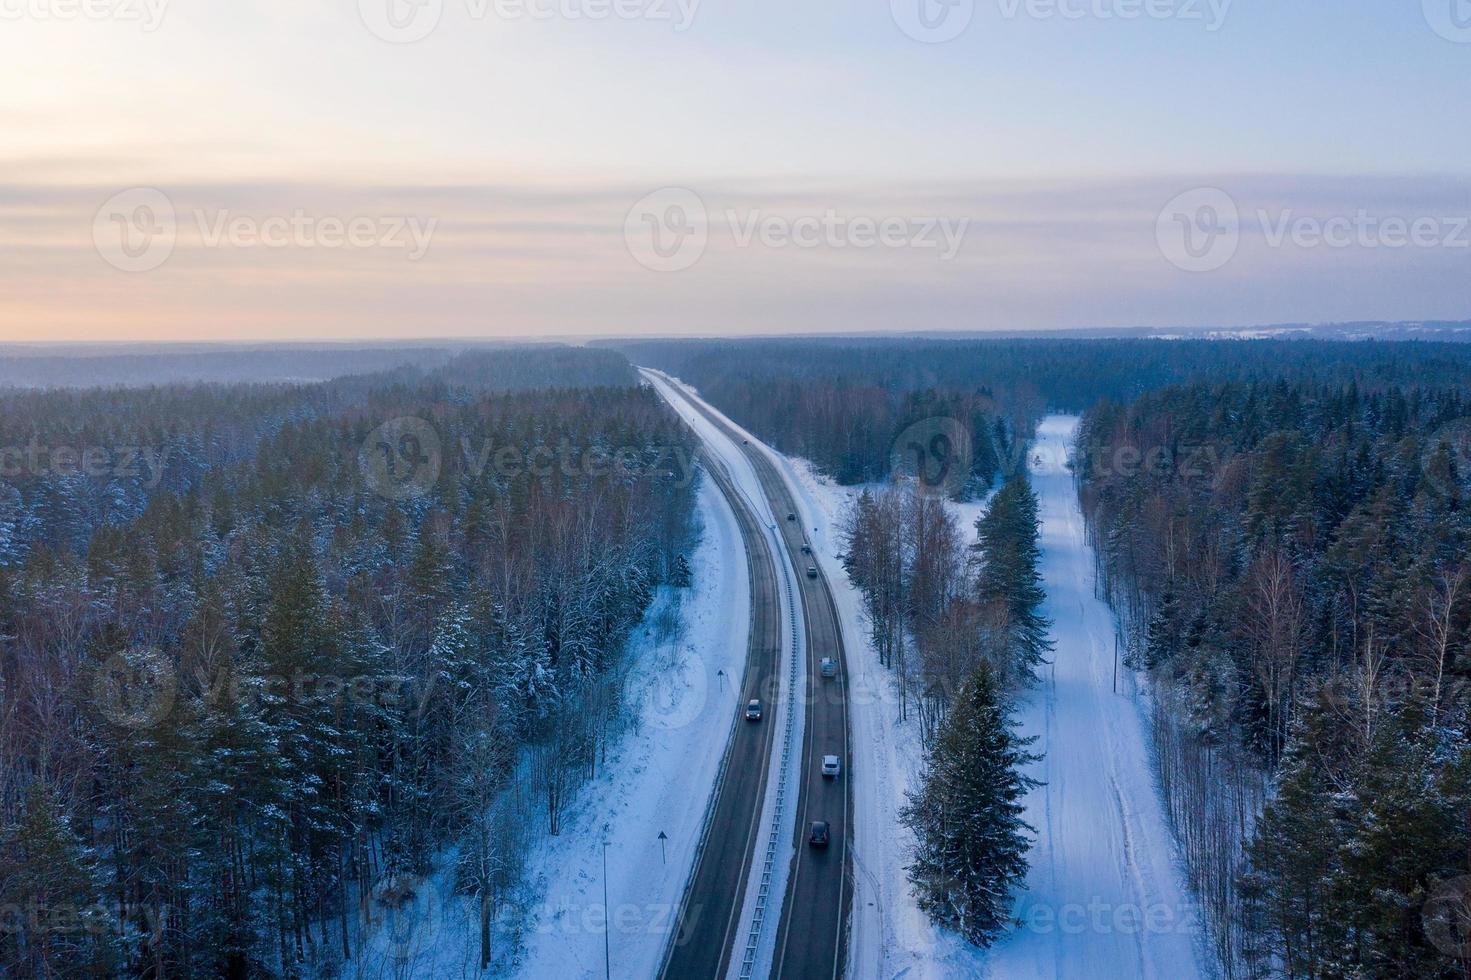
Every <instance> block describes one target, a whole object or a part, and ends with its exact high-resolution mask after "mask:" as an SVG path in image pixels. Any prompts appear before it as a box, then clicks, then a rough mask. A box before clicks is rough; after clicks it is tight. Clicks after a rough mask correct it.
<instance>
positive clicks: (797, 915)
mask: <svg viewBox="0 0 1471 980" xmlns="http://www.w3.org/2000/svg"><path fill="white" fill-rule="evenodd" d="M688 401H689V404H691V405H693V406H694V407H695V409H696V410H698V411H699V412H700V413H701V414H702V415H704V416H705V418H707V419H708V420H709V421H710V422H711V423H713V424H714V425H716V426H718V427H719V428H720V429H721V430H722V431H723V432H725V433H726V435H728V436H729V437H730V438H731V440H732V441H733V442H735V443H736V444H737V445H740V446H741V447H742V449H743V451H744V452H745V454H746V456H747V457H748V458H749V459H750V461H751V465H752V468H753V469H754V470H755V472H756V477H757V479H759V480H760V481H761V487H762V490H763V491H765V493H766V496H767V498H768V499H769V500H770V502H771V509H772V510H773V511H774V512H775V513H776V514H777V515H778V517H780V518H785V517H787V515H797V520H781V521H780V528H781V533H782V540H783V543H784V544H785V545H786V547H787V550H788V552H789V553H790V555H791V557H792V563H793V565H794V566H795V567H796V568H797V569H798V582H799V583H800V589H801V597H802V609H803V613H804V619H805V621H806V626H807V661H808V662H807V723H806V730H805V734H804V745H803V752H802V770H801V772H802V776H801V786H802V791H801V798H800V800H799V802H798V805H797V833H796V837H795V839H796V841H797V846H796V852H795V854H794V855H793V863H792V869H791V873H790V874H789V875H788V878H787V893H786V898H785V901H784V902H783V903H782V918H781V925H780V927H779V929H778V931H777V939H776V958H775V961H774V963H773V967H772V974H771V975H772V977H773V978H788V980H814V978H836V977H840V976H842V974H843V968H844V957H845V954H846V952H847V946H848V943H847V939H848V937H847V927H848V921H849V920H848V915H849V911H850V908H851V903H852V897H853V888H852V874H853V868H852V856H851V853H850V850H849V846H848V845H849V841H850V840H851V838H852V833H851V828H852V826H853V794H852V792H851V791H850V789H849V780H850V778H851V775H850V773H849V772H848V764H849V761H850V759H851V758H852V754H851V753H850V752H849V751H848V748H849V746H848V712H847V692H848V672H847V655H846V652H845V650H844V647H843V634H842V629H841V628H840V626H839V622H838V612H837V605H836V603H835V602H834V601H833V596H832V590H831V588H830V587H829V585H828V582H827V578H826V576H825V575H824V573H823V571H822V567H821V564H820V563H819V562H817V561H815V560H813V559H812V558H811V557H810V556H808V555H806V554H804V553H803V551H802V549H803V548H804V547H808V546H810V543H809V540H808V538H807V534H806V529H805V528H804V527H803V526H802V522H801V511H800V510H799V509H798V507H797V505H796V502H795V499H794V498H793V496H792V492H791V488H790V487H789V486H788V485H787V482H786V480H785V479H783V478H782V476H781V474H780V473H779V472H778V471H777V468H776V466H775V465H774V464H773V463H772V461H771V457H770V456H768V455H767V454H766V452H765V451H764V450H763V449H762V448H761V447H760V446H759V445H756V444H755V443H754V440H751V441H748V438H749V437H748V436H747V435H746V434H744V433H741V432H739V431H737V430H736V429H735V428H733V427H732V426H731V425H730V423H729V422H727V421H726V420H725V419H724V418H723V417H721V416H719V415H718V414H716V413H714V412H712V411H710V410H709V408H708V407H707V406H705V405H704V404H703V403H702V402H700V401H699V400H698V399H694V398H691V399H688ZM813 570H815V572H816V576H815V577H809V571H813ZM829 656H831V657H836V658H837V661H838V674H837V676H836V677H835V678H831V679H828V680H824V679H823V678H822V676H821V670H820V663H821V660H822V658H823V657H829ZM824 755H836V756H838V757H839V758H840V759H841V760H842V763H843V769H844V771H843V774H842V775H841V776H839V777H838V778H837V779H824V778H823V777H822V769H821V766H822V757H823V756H824ZM817 820H822V821H826V822H827V823H828V824H829V826H830V827H831V832H832V843H831V845H830V846H829V847H827V848H826V849H819V848H812V847H809V846H807V830H808V827H809V826H810V825H811V823H812V822H813V821H817ZM721 975H723V974H721Z"/></svg>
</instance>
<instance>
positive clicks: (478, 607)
mask: <svg viewBox="0 0 1471 980" xmlns="http://www.w3.org/2000/svg"><path fill="white" fill-rule="evenodd" d="M609 362H612V363H611V364H610V363H609ZM559 374H560V375H565V376H566V377H568V379H569V380H570V382H571V383H572V384H582V385H584V387H580V388H578V387H568V386H561V387H545V386H543V387H540V388H537V387H535V386H534V383H535V382H538V381H539V382H542V383H545V382H548V381H550V380H552V379H554V378H556V377H557V376H558V375H559ZM508 379H521V380H520V382H519V383H511V384H507V383H504V382H505V381H506V380H508ZM527 379H531V380H532V381H533V384H530V385H528V384H526V383H525V381H526V380H527ZM632 380H633V373H632V370H631V368H630V367H629V366H628V365H627V363H626V362H624V361H623V359H622V358H621V357H618V356H616V355H612V354H610V353H605V352H588V354H587V355H585V356H584V355H581V354H578V353H577V352H574V351H546V350H542V351H519V352H518V351H510V352H507V351H502V352H499V353H496V354H494V355H490V354H475V353H467V354H463V355H460V356H458V357H455V358H446V359H445V360H444V363H443V365H442V366H440V367H437V368H422V367H409V368H403V369H395V370H393V371H390V372H387V373H384V374H377V375H362V376H357V377H350V378H345V379H342V380H339V381H334V382H326V383H321V384H310V385H275V386H256V385H238V386H227V387H210V386H187V385H169V386H164V387H142V388H134V389H87V390H77V391H19V390H13V391H10V392H8V393H6V394H5V395H4V396H3V399H0V434H3V438H0V444H3V445H4V446H6V447H7V448H6V457H5V459H4V461H3V462H4V466H5V474H4V483H3V485H0V647H3V652H4V656H3V660H0V757H3V759H4V764H3V766H0V907H3V908H5V909H6V910H7V921H6V923H5V927H4V928H3V929H0V974H4V975H6V976H15V977H72V976H149V977H165V976H183V977H200V976H236V977H247V976H299V975H304V974H308V973H332V972H334V971H336V970H337V969H339V968H340V965H341V964H343V963H345V962H347V961H351V960H352V959H353V958H354V957H355V956H360V955H361V953H362V950H361V948H360V936H361V934H362V933H363V932H364V931H365V930H364V929H363V922H364V919H365V917H366V918H369V919H372V918H381V917H382V916H383V915H385V914H389V913H390V912H391V911H392V910H393V908H394V907H395V906H399V905H402V904H404V903H412V902H416V901H419V902H422V901H423V899H424V897H423V896H422V895H417V894H416V892H418V891H421V890H423V889H426V888H430V887H435V886H434V884H433V883H432V881H431V878H430V875H431V872H434V871H436V870H439V869H438V868H437V864H438V863H439V862H442V861H443V860H444V859H445V856H446V855H453V857H454V867H453V869H452V873H451V874H450V875H449V877H448V880H449V881H450V882H451V885H450V887H452V888H453V889H454V890H455V891H456V892H457V893H459V894H461V895H465V896H468V897H469V898H470V899H471V900H473V901H476V902H478V903H480V906H481V908H482V910H483V911H482V915H481V924H482V935H481V936H480V937H479V945H480V949H481V957H482V963H483V962H485V961H487V960H489V958H490V957H491V956H492V955H493V954H494V953H496V952H498V950H499V943H500V941H501V940H500V937H499V936H498V935H492V923H494V922H495V921H496V917H497V914H498V909H499V906H500V903H502V902H503V901H504V900H505V898H506V896H507V895H508V894H509V893H510V891H511V890H512V889H513V888H514V886H515V884H516V883H517V881H518V880H519V879H520V876H521V875H522V874H523V868H522V867H521V864H520V860H521V842H522V841H523V840H524V839H525V837H526V835H527V833H528V832H529V829H530V828H531V827H533V826H535V827H539V828H541V829H543V830H549V831H550V832H551V833H553V834H555V833H556V832H557V829H558V822H559V820H560V818H561V814H562V812H563V810H564V808H565V807H566V806H567V804H568V801H569V799H570V797H571V794H572V793H573V791H574V790H575V789H576V787H577V786H578V785H580V784H581V783H582V782H583V781H584V780H586V779H587V778H589V777H590V776H591V775H592V774H594V773H595V772H596V771H597V769H598V766H599V765H600V759H601V755H600V752H601V750H602V748H603V746H604V744H605V743H606V740H607V739H608V738H609V737H611V736H612V735H613V734H615V733H616V732H617V731H618V728H619V726H620V725H622V724H624V723H625V718H626V711H625V706H624V704H623V691H622V684H621V673H620V671H621V651H622V647H623V643H624V641H625V639H626V637H627V636H628V634H629V632H630V631H631V630H632V629H633V627H634V626H635V625H636V624H637V623H638V622H639V620H640V618H641V617H642V615H643V613H644V611H645V609H646V608H647V606H648V605H649V602H650V600H651V597H652V595H653V593H654V590H655V589H656V588H658V587H659V586H661V585H666V584H673V585H679V584H683V582H684V580H685V579H687V576H688V573H687V569H686V567H685V557H686V553H687V551H688V548H689V547H690V545H691V543H692V540H693V533H694V532H693V528H692V517H691V514H692V499H693V497H692V495H693V484H692V478H693V476H694V473H693V470H692V469H691V468H690V466H691V462H690V459H691V457H690V451H691V449H692V445H691V443H690V442H689V437H688V435H687V432H686V430H684V429H683V428H682V427H681V425H680V424H679V423H678V420H677V419H676V418H675V417H674V416H673V414H672V413H670V412H669V411H667V409H665V407H664V406H663V404H662V402H660V401H659V400H658V399H657V397H656V396H654V395H653V394H652V393H651V392H650V391H648V390H647V389H641V388H639V387H636V386H634V385H633V383H632ZM594 384H596V385H600V386H599V387H592V386H591V385H594ZM507 387H513V388H516V389H517V390H516V391H514V392H510V393H508V392H506V391H505V390H504V389H505V388H507ZM438 880H441V879H440V878H436V879H433V881H438ZM12 920H13V921H12Z"/></svg>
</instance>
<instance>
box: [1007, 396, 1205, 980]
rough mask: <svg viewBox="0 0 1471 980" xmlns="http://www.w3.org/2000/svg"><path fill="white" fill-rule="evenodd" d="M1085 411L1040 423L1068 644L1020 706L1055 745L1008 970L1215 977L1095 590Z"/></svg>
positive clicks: (1040, 774)
mask: <svg viewBox="0 0 1471 980" xmlns="http://www.w3.org/2000/svg"><path fill="white" fill-rule="evenodd" d="M1077 426H1078V419H1077V418H1076V417H1074V416H1060V415H1053V416H1048V417H1047V418H1046V419H1045V420H1044V421H1043V422H1042V425H1041V428H1040V429H1039V430H1038V433H1037V443H1036V450H1035V452H1034V454H1033V459H1032V463H1031V469H1032V485H1033V487H1034V488H1035V489H1036V491H1037V497H1038V502H1039V504H1040V505H1041V514H1040V516H1041V520H1042V534H1041V542H1040V543H1041V546H1042V578H1043V584H1044V585H1045V586H1046V588H1047V603H1046V606H1045V609H1044V612H1045V613H1046V615H1047V616H1049V617H1050V618H1051V619H1052V622H1053V637H1054V639H1055V640H1056V642H1057V649H1056V650H1055V651H1054V653H1053V665H1052V666H1051V667H1046V668H1043V671H1042V682H1041V684H1039V685H1038V687H1037V689H1036V690H1035V691H1033V692H1031V694H1030V696H1029V697H1028V698H1027V699H1026V700H1025V701H1024V702H1023V703H1022V705H1021V708H1020V711H1019V713H1018V716H1017V721H1018V723H1019V727H1020V729H1021V731H1022V733H1023V734H1026V735H1035V736H1037V743H1036V745H1034V746H1033V751H1037V752H1042V753H1045V755H1044V757H1043V759H1042V761H1041V762H1039V763H1037V764H1036V765H1035V766H1033V767H1032V771H1031V773H1030V775H1032V776H1033V777H1034V778H1036V779H1039V780H1042V781H1043V782H1044V783H1045V785H1043V786H1041V787H1038V788H1037V789H1035V790H1033V791H1032V793H1030V794H1029V795H1028V797H1027V814H1026V819H1027V821H1028V822H1029V823H1030V824H1031V825H1032V826H1033V827H1035V828H1036V830H1037V843H1036V846H1035V847H1033V849H1032V852H1031V865H1032V867H1031V871H1030V873H1029V874H1028V875H1027V883H1026V889H1025V892H1024V893H1023V895H1022V896H1021V900H1020V903H1019V905H1018V910H1017V911H1018V917H1019V918H1020V919H1021V920H1022V923H1023V924H1022V925H1021V926H1020V927H1019V928H1018V929H1016V930H1015V931H1014V932H1013V933H1012V934H1011V935H1010V936H1008V937H1006V938H1005V939H1003V940H1002V941H1001V942H1000V943H998V944H997V945H996V947H995V948H994V949H992V950H991V953H990V956H989V961H990V968H991V974H992V975H993V976H995V977H1005V978H1007V980H1013V978H1031V977H1037V978H1048V980H1051V978H1066V977H1087V978H1089V980H1096V978H1099V977H1144V978H1159V980H1188V978H1191V977H1197V976H1201V975H1202V974H1203V973H1205V972H1206V971H1205V970H1203V969H1202V963H1203V960H1202V959H1201V958H1200V951H1201V949H1202V948H1203V945H1204V944H1203V943H1202V942H1201V941H1200V940H1201V939H1202V937H1201V935H1200V928H1201V927H1200V924H1199V921H1198V918H1197V914H1196V906H1195V903H1194V902H1193V901H1192V900H1191V898H1190V895H1189V892H1188V890H1187V889H1186V886H1185V884H1184V881H1183V877H1182V874H1181V869H1180V865H1179V862H1178V860H1177V851H1176V847H1175V844H1174V838H1173V836H1172V835H1171V833H1170V827H1169V824H1168V823H1167V822H1166V819H1165V811H1164V805H1163V803H1162V802H1161V800H1160V798H1159V791H1158V788H1157V784H1156V782H1155V779H1154V772H1153V767H1152V766H1151V763H1150V758H1149V748H1148V744H1149V743H1148V730H1147V728H1146V722H1145V716H1144V712H1143V710H1142V704H1141V702H1140V700H1139V699H1138V698H1137V697H1136V696H1134V695H1133V694H1132V685H1130V684H1127V683H1125V681H1126V680H1127V678H1126V677H1125V676H1124V675H1125V668H1124V667H1123V666H1122V665H1120V667H1119V685H1118V689H1119V693H1117V694H1115V693H1114V690H1113V685H1114V681H1113V678H1114V629H1115V620H1114V616H1113V613H1112V611H1110V610H1109V608H1108V606H1107V605H1105V604H1104V602H1103V601H1102V600H1101V599H1098V598H1096V597H1095V596H1094V593H1093V584H1094V583H1093V559H1092V554H1091V551H1090V549H1089V548H1088V544H1087V541H1086V538H1085V535H1084V527H1083V515H1082V511H1081V509H1080V508H1079V506H1078V498H1077V493H1076V491H1075V489H1074V486H1073V477H1072V473H1071V472H1070V471H1069V470H1068V469H1067V467H1066V461H1067V453H1068V449H1069V447H1070V445H1071V443H1072V439H1073V436H1074V434H1075V433H1076V431H1077Z"/></svg>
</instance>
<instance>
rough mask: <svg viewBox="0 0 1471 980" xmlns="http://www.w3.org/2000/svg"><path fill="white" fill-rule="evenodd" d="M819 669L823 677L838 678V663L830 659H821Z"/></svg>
mask: <svg viewBox="0 0 1471 980" xmlns="http://www.w3.org/2000/svg"><path fill="white" fill-rule="evenodd" d="M821 668H822V676H823V677H837V676H838V662H837V660H836V659H834V658H832V657H823V658H822V665H821Z"/></svg>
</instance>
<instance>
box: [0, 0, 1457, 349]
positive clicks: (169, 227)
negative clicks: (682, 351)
mask: <svg viewBox="0 0 1471 980" xmlns="http://www.w3.org/2000/svg"><path fill="white" fill-rule="evenodd" d="M947 3H948V5H947ZM850 7H851V8H857V9H849V8H850ZM1468 105H1471V2H1468V0H1405V2H1395V3H1385V2H1383V0H1357V2H1345V0H1337V2H1329V0H1292V2H1282V0H1236V2H1234V3H1232V2H1227V0H1031V2H1030V3H1028V2H1025V0H893V2H891V3H889V2H872V0H871V2H869V3H865V4H862V5H857V4H841V3H800V4H792V3H791V2H790V0H787V2H785V3H777V2H772V0H741V2H732V0H294V2H292V0H232V2H230V3H224V2H221V0H0V258H3V264H0V341H10V340H152V339H185V340H210V339H217V340H233V339H292V338H301V339H307V338H333V339H342V338H351V337H358V336H362V337H373V338H382V337H416V336H420V337H444V336H498V335H516V336H526V335H546V336H550V335H569V334H583V333H600V334H607V333H640V332H649V333H695V334H698V333H757V332H777V331H801V332H821V331H853V330H888V329H892V330H944V329H957V330H986V329H1020V328H1048V327H1079V326H1124V325H1136V324H1147V325H1157V326H1174V325H1179V326H1192V325H1234V324H1252V323H1265V322H1284V321H1327V320H1365V319H1464V318H1471V229H1468V228H1467V227H1466V226H1467V225H1468V224H1471V169H1468V164H1471V126H1468V125H1467V118H1468V115H1467V106H1468Z"/></svg>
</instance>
